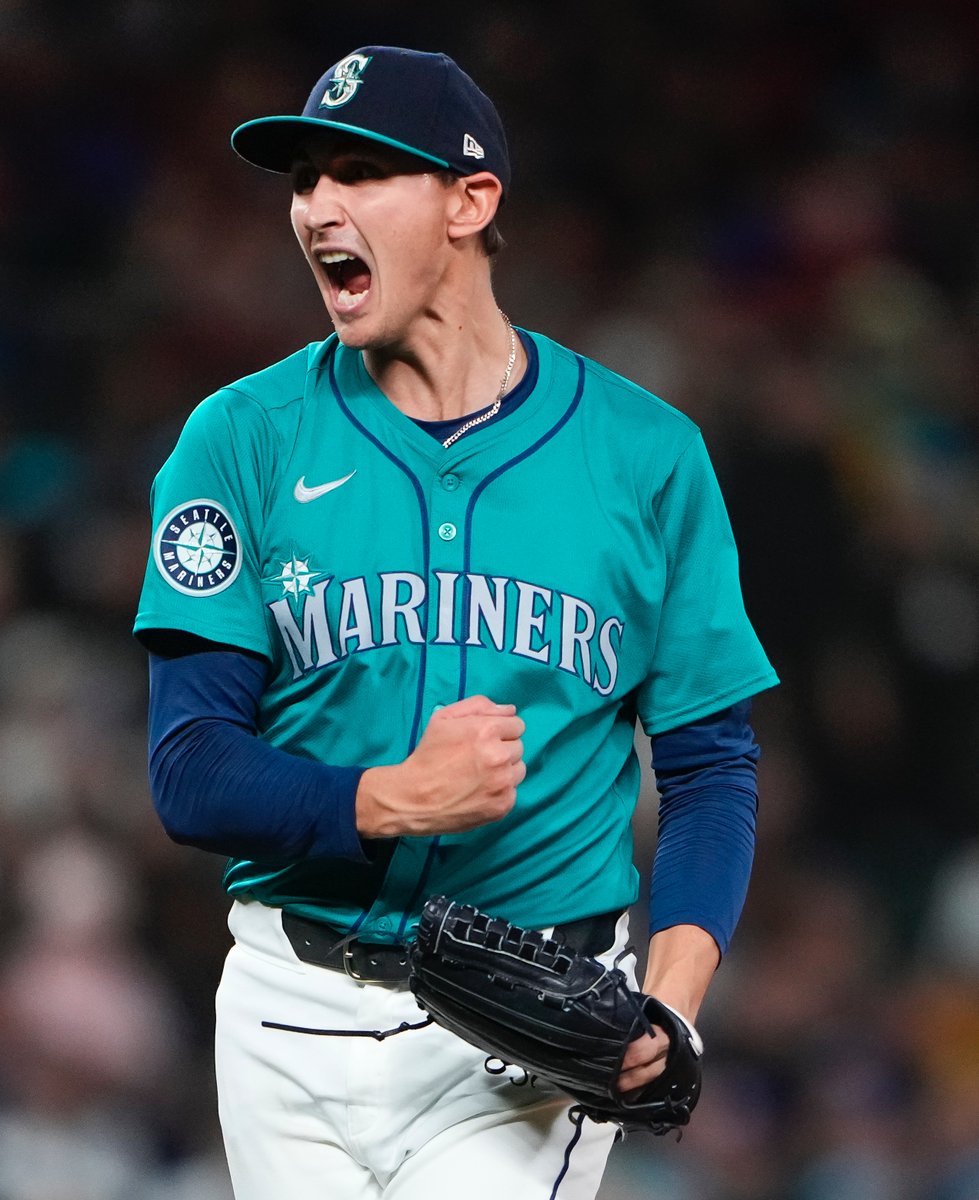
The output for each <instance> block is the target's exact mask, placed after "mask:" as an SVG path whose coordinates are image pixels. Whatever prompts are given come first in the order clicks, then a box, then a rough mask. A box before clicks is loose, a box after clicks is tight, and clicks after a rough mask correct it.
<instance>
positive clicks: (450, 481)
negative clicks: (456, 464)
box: [442, 475, 460, 492]
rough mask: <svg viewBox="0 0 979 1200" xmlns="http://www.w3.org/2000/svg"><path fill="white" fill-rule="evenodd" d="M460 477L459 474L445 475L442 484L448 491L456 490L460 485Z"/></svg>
mask: <svg viewBox="0 0 979 1200" xmlns="http://www.w3.org/2000/svg"><path fill="white" fill-rule="evenodd" d="M459 483H460V479H459V476H458V475H443V476H442V486H443V487H444V488H445V490H446V491H447V492H454V491H455V490H456V488H457V487H458V486H459Z"/></svg>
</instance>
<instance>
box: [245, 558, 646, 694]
mask: <svg viewBox="0 0 979 1200" xmlns="http://www.w3.org/2000/svg"><path fill="white" fill-rule="evenodd" d="M297 565H298V568H299V570H300V578H301V579H302V586H301V587H299V588H297V587H296V583H295V581H296V570H297ZM276 578H277V580H278V581H279V582H281V583H282V586H283V591H286V592H288V593H289V595H290V596H291V597H292V599H291V600H290V599H289V598H288V597H284V598H282V599H280V600H274V601H272V602H271V603H270V604H269V606H268V607H269V611H270V612H271V614H272V616H273V617H274V619H275V624H276V628H277V629H278V631H279V635H280V637H281V638H282V644H283V646H284V647H285V651H286V654H287V655H288V656H289V661H290V662H291V664H292V670H293V678H294V679H298V678H299V677H300V675H304V674H306V673H307V672H309V671H315V670H319V669H321V668H323V667H329V666H331V665H332V664H333V663H337V662H339V661H341V660H342V659H344V658H346V657H347V656H348V655H350V654H357V653H359V652H361V651H364V650H374V649H376V648H378V647H382V646H394V645H399V644H405V643H418V644H421V643H424V642H425V640H426V633H425V630H426V627H427V626H429V625H430V627H431V633H432V644H434V645H436V646H482V647H484V648H486V649H494V650H497V651H501V652H504V653H509V654H516V655H519V656H520V657H522V658H528V659H535V660H537V661H538V662H541V663H544V664H546V665H549V666H552V667H556V668H557V669H558V670H561V671H567V672H569V673H570V674H573V675H576V676H578V678H580V679H581V680H582V681H583V682H584V683H586V684H588V686H589V687H592V688H594V689H595V691H597V692H599V693H600V694H601V695H603V696H607V695H608V694H609V693H610V692H611V691H612V690H613V689H614V687H615V682H616V679H617V678H618V669H619V662H618V655H619V650H620V647H621V644H622V635H623V633H624V631H625V624H624V622H623V621H621V620H620V619H619V618H618V617H607V618H605V619H604V620H602V621H601V622H599V617H598V614H597V613H596V611H595V609H594V607H593V606H592V605H590V604H588V603H587V602H586V601H585V600H582V599H580V598H579V597H577V596H571V595H568V594H567V593H565V592H558V591H554V590H553V589H552V588H546V587H541V586H539V585H538V584H535V583H528V582H527V581H525V580H522V579H508V578H506V577H505V576H502V575H493V576H488V575H477V574H465V575H463V574H461V573H459V572H458V571H436V572H434V581H433V583H432V585H431V586H427V585H426V582H425V580H424V579H423V578H422V576H420V575H416V574H414V573H412V572H410V571H386V572H382V573H381V574H379V575H378V576H375V577H373V578H371V579H370V580H368V579H365V578H362V577H356V578H354V579H345V580H343V581H340V580H337V579H334V578H333V577H332V576H328V577H326V578H323V577H322V573H320V572H316V571H311V570H310V568H309V563H308V561H307V560H299V559H296V558H294V559H293V560H292V562H291V563H289V564H286V565H284V567H283V572H282V574H280V575H279V576H277V577H276ZM314 578H315V579H318V582H315V583H314V582H312V580H313V579H314ZM430 603H431V605H432V606H433V609H434V612H433V615H432V617H431V620H430V618H429V613H428V608H429V604H430Z"/></svg>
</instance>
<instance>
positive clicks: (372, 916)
mask: <svg viewBox="0 0 979 1200" xmlns="http://www.w3.org/2000/svg"><path fill="white" fill-rule="evenodd" d="M465 457H466V456H463V455H462V454H461V453H460V452H459V451H457V450H456V447H455V446H453V447H452V448H451V450H449V451H447V452H446V454H445V456H444V459H443V462H442V464H441V465H440V466H439V467H438V468H437V469H436V470H435V471H434V473H433V474H432V475H431V477H430V486H429V489H428V508H429V526H428V558H429V588H430V593H429V594H430V601H429V605H428V615H427V636H428V647H427V653H426V665H425V678H424V683H423V690H422V700H421V704H422V720H421V728H422V729H424V727H425V725H426V724H427V723H428V721H429V719H430V718H431V716H432V714H433V713H434V712H436V711H437V710H438V709H439V708H442V707H444V706H445V705H446V704H452V703H454V702H455V701H456V700H459V699H461V696H460V688H461V675H462V667H461V664H462V653H461V648H460V642H461V641H464V639H465V637H466V635H467V631H466V630H465V629H464V628H462V627H461V626H460V625H459V621H461V620H462V617H461V597H462V596H463V594H464V589H465V586H466V580H465V576H464V569H465V562H466V546H465V541H466V537H465V531H466V510H467V506H468V504H469V501H470V499H471V496H472V488H471V486H468V485H467V483H466V475H467V474H469V475H472V476H473V477H474V478H475V477H476V474H477V473H476V472H474V471H472V470H471V469H470V470H469V471H468V472H467V471H466V469H465V461H462V462H461V461H460V459H462V460H465ZM469 462H471V458H470V459H469ZM438 843H439V839H438V838H437V837H436V838H402V839H401V840H400V842H399V845H398V849H397V850H396V852H395V854H394V857H393V859H392V862H391V866H390V868H389V870H388V873H387V876H386V877H385V881H384V886H383V888H382V890H381V893H380V895H379V896H378V898H377V901H376V902H375V904H374V906H373V907H372V909H371V911H370V912H369V913H368V915H367V917H366V919H365V920H364V922H363V924H362V926H361V932H362V933H363V934H364V935H365V936H371V935H374V936H376V937H378V938H379V939H381V940H386V939H388V938H391V937H392V936H394V937H399V936H402V935H403V933H404V926H405V921H406V916H405V914H406V913H410V912H411V911H413V910H414V908H416V907H417V906H418V905H419V904H420V903H421V901H422V900H423V899H424V895H422V893H423V892H425V891H426V888H427V884H428V879H429V878H430V876H431V872H432V868H433V866H434V864H435V862H436V859H437V855H438Z"/></svg>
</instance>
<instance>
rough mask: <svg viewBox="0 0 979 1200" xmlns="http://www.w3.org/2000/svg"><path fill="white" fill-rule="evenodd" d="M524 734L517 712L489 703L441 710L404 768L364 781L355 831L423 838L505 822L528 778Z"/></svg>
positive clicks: (372, 771) (475, 699)
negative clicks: (499, 821)
mask: <svg viewBox="0 0 979 1200" xmlns="http://www.w3.org/2000/svg"><path fill="white" fill-rule="evenodd" d="M525 728H526V727H525V725H524V723H523V721H522V720H521V719H520V717H518V716H517V710H516V708H515V707H514V706H513V705H512V704H495V703H494V702H493V701H492V700H489V699H488V698H487V697H486V696H467V697H466V699H465V700H459V701H457V702H456V703H455V704H447V705H446V706H445V707H444V708H440V709H439V710H438V711H437V712H435V713H433V715H432V718H431V720H430V721H429V722H428V725H427V726H426V728H425V732H424V733H423V734H422V736H421V739H420V740H419V742H418V745H417V746H416V747H415V749H414V750H413V751H412V752H411V754H409V755H408V757H407V758H406V759H405V760H404V762H401V763H397V764H396V765H394V766H389V767H370V768H369V769H368V770H366V771H365V772H364V774H363V775H362V776H361V779H360V786H359V787H358V789H357V829H358V830H359V832H360V833H361V835H362V836H364V837H397V836H399V835H401V834H411V835H414V836H416V837H425V836H433V835H435V834H440V833H462V832H464V831H465V830H467V829H475V828H476V827H477V826H479V825H488V824H489V823H490V822H491V821H498V820H499V819H500V818H501V817H505V816H506V814H507V813H508V812H509V811H510V809H511V808H513V805H514V802H515V801H516V798H517V785H518V784H519V783H521V782H522V781H523V779H524V777H525V775H526V774H527V768H526V766H525V765H524V761H523V742H522V741H521V740H520V739H521V738H522V737H523V733H524V729H525Z"/></svg>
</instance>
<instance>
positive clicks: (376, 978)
mask: <svg viewBox="0 0 979 1200" xmlns="http://www.w3.org/2000/svg"><path fill="white" fill-rule="evenodd" d="M621 915H622V913H621V912H608V913H601V914H599V915H598V916H597V917H582V918H581V919H580V920H577V921H568V922H566V923H565V924H564V925H557V926H555V928H554V933H553V935H552V936H553V938H554V940H555V941H558V942H563V943H565V944H566V945H568V946H571V947H573V948H574V949H575V950H579V951H580V952H581V953H583V954H592V955H594V954H602V953H604V951H606V950H608V949H609V948H610V947H611V946H612V944H613V943H614V942H615V926H616V923H617V922H618V919H619V917H620V916H621ZM282 929H283V931H284V933H285V935H286V937H287V938H288V939H289V944H290V945H291V946H292V948H293V950H294V951H295V952H296V957H297V958H298V959H300V961H302V962H305V963H310V964H311V965H312V966H315V967H326V968H327V970H329V971H343V972H344V974H346V975H349V976H350V978H351V979H356V980H358V981H359V982H361V983H403V982H404V981H405V980H406V979H407V978H408V973H409V967H408V949H407V947H406V946H392V945H389V944H387V943H385V942H362V941H361V940H360V938H357V937H353V938H348V935H347V934H345V933H343V932H342V931H341V930H339V929H334V928H333V926H332V925H325V924H323V922H321V921H311V920H310V919H309V918H308V917H300V916H297V915H296V914H295V913H291V912H285V911H283V913H282Z"/></svg>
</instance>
